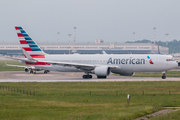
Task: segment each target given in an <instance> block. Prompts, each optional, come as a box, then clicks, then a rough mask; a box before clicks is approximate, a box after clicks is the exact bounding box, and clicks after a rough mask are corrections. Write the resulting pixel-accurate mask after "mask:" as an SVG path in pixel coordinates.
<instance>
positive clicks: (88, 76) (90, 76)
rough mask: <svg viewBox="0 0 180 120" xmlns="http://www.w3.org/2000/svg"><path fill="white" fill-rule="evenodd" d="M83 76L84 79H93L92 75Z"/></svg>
mask: <svg viewBox="0 0 180 120" xmlns="http://www.w3.org/2000/svg"><path fill="white" fill-rule="evenodd" d="M82 78H83V79H91V78H92V75H83V76H82Z"/></svg>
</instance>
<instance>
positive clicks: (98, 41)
mask: <svg viewBox="0 0 180 120" xmlns="http://www.w3.org/2000/svg"><path fill="white" fill-rule="evenodd" d="M95 43H104V40H101V39H100V40H95Z"/></svg>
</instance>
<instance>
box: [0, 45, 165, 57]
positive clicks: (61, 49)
mask: <svg viewBox="0 0 180 120" xmlns="http://www.w3.org/2000/svg"><path fill="white" fill-rule="evenodd" d="M39 46H40V47H41V49H42V50H44V51H45V52H46V53H48V54H69V50H70V53H71V54H73V53H74V52H73V51H76V53H79V54H102V51H105V52H106V53H107V54H154V44H151V43H101V44H99V43H77V44H76V45H74V44H73V43H71V44H70V47H69V44H68V43H67V44H65V43H43V44H41V43H39ZM159 52H160V53H161V54H166V47H162V46H159ZM159 52H158V46H157V45H156V46H155V53H156V54H158V53H159ZM0 54H3V55H23V53H22V51H21V45H20V44H13V43H0Z"/></svg>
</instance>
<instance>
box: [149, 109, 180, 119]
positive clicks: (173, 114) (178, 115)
mask: <svg viewBox="0 0 180 120" xmlns="http://www.w3.org/2000/svg"><path fill="white" fill-rule="evenodd" d="M179 118H180V111H174V112H170V113H167V114H162V115H159V116H156V117H153V118H152V119H151V120H179Z"/></svg>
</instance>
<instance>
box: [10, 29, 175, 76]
mask: <svg viewBox="0 0 180 120" xmlns="http://www.w3.org/2000/svg"><path fill="white" fill-rule="evenodd" d="M15 29H16V31H17V35H18V37H19V42H20V44H21V45H22V51H23V53H24V55H25V58H12V59H16V60H19V61H20V63H22V64H26V65H29V66H34V67H35V68H36V69H44V70H45V73H47V72H46V71H59V72H84V73H85V75H83V76H82V77H83V78H84V79H86V78H92V75H90V74H95V75H96V76H97V78H106V77H107V76H108V75H109V74H110V72H112V73H116V74H120V75H124V76H132V75H134V73H135V72H162V74H163V75H162V79H165V78H166V76H165V73H166V71H168V70H171V69H173V68H176V67H178V62H176V61H174V60H173V58H172V56H169V55H159V54H92V55H80V54H63V55H60V54H58V55H56V54H52V55H50V54H46V53H45V52H44V51H43V50H42V49H41V48H40V47H39V46H38V45H37V44H36V42H35V41H34V40H33V39H32V38H31V37H30V36H29V35H28V34H27V33H26V32H25V31H24V29H23V28H22V27H15ZM31 72H32V71H31Z"/></svg>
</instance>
